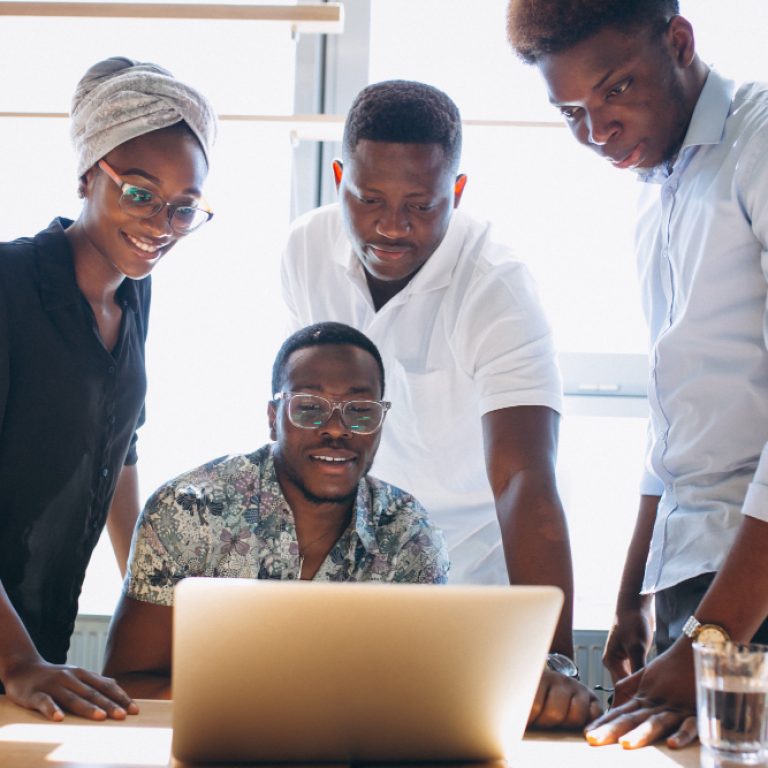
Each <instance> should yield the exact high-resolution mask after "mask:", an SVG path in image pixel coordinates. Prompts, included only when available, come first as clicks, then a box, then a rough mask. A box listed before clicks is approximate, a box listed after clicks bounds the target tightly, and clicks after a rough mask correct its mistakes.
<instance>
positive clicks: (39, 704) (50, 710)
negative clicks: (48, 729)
mask: <svg viewBox="0 0 768 768" xmlns="http://www.w3.org/2000/svg"><path fill="white" fill-rule="evenodd" d="M17 703H21V702H17ZM29 709H35V710H37V711H38V712H39V713H40V714H41V715H43V717H46V718H48V720H54V721H56V722H60V721H62V720H63V719H64V713H63V712H62V711H61V709H60V707H59V706H58V704H56V702H55V701H54V700H53V699H52V698H51V697H50V696H49V695H48V694H46V693H35V694H33V695H32V697H31V698H30V700H29Z"/></svg>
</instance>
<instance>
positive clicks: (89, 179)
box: [77, 165, 96, 200]
mask: <svg viewBox="0 0 768 768" xmlns="http://www.w3.org/2000/svg"><path fill="white" fill-rule="evenodd" d="M95 176H96V166H95V165H94V166H93V167H92V168H89V169H88V170H87V171H86V172H85V173H84V174H83V175H82V176H81V177H80V178H79V179H78V180H77V196H78V197H79V198H81V199H83V200H85V199H86V198H87V197H90V196H91V192H92V191H93V184H94V177H95Z"/></svg>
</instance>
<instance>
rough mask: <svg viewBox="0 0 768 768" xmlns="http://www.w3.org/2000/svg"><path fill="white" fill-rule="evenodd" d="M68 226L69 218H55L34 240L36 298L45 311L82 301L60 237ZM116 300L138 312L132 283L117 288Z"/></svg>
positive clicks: (66, 245)
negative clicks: (37, 270) (36, 274)
mask: <svg viewBox="0 0 768 768" xmlns="http://www.w3.org/2000/svg"><path fill="white" fill-rule="evenodd" d="M72 223H73V222H72V220H71V219H65V218H63V217H61V216H57V217H56V218H55V219H54V220H53V221H52V222H51V223H50V224H49V225H48V227H47V228H46V229H44V230H43V231H42V232H39V233H38V234H37V235H35V238H34V243H35V249H36V254H37V263H38V267H39V269H40V295H41V300H42V303H43V306H44V307H45V309H46V310H52V309H59V308H61V307H66V306H70V305H72V304H79V303H80V302H81V301H82V300H83V295H82V293H81V292H80V289H79V288H78V287H77V281H76V279H75V267H74V263H73V260H72V248H71V247H70V245H69V240H67V236H66V235H65V234H64V230H65V229H67V228H68V227H70V226H71V225H72ZM146 279H148V278H146ZM116 297H117V299H118V301H121V302H122V301H124V302H125V303H126V304H127V305H128V306H129V307H130V308H131V309H132V310H133V311H134V312H138V311H139V295H138V287H137V285H136V282H135V281H134V280H130V279H128V278H126V279H125V280H123V282H122V283H121V284H120V287H119V288H118V289H117V293H116Z"/></svg>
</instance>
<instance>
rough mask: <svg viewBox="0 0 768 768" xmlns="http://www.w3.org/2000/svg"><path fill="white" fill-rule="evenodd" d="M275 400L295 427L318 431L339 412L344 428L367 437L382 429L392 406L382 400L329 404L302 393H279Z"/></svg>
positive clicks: (329, 401)
mask: <svg viewBox="0 0 768 768" xmlns="http://www.w3.org/2000/svg"><path fill="white" fill-rule="evenodd" d="M274 400H282V401H283V402H284V403H285V405H286V408H287V410H288V420H289V421H290V422H291V424H293V426H294V427H300V428H301V429H319V428H320V427H322V426H324V425H325V424H327V423H328V422H329V421H330V420H331V417H332V416H333V414H334V412H335V411H336V410H338V412H339V415H340V416H341V420H342V422H343V423H344V425H345V426H346V427H347V428H348V429H350V430H351V431H352V433H353V434H356V435H370V434H372V433H373V432H375V431H376V430H377V429H379V427H381V425H382V423H383V421H384V417H385V416H386V415H387V411H388V410H389V409H390V407H391V406H392V403H388V402H386V401H385V400H346V401H344V402H332V401H331V400H327V399H326V398H324V397H321V396H320V395H308V394H305V393H303V392H278V393H277V394H276V395H275V396H274Z"/></svg>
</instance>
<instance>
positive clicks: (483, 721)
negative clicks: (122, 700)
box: [173, 578, 563, 763]
mask: <svg viewBox="0 0 768 768" xmlns="http://www.w3.org/2000/svg"><path fill="white" fill-rule="evenodd" d="M562 599H563V598H562V592H561V591H560V590H559V589H557V588H556V587H502V586H444V585H411V584H403V585H400V584H398V585H393V584H350V583H341V584H340V583H328V582H326V583H315V582H283V581H258V580H253V581H252V580H249V579H209V578H190V579H185V580H184V581H182V582H181V583H180V584H179V585H178V586H177V587H176V593H175V598H174V601H175V608H174V617H173V624H174V637H173V698H174V707H173V754H174V756H175V757H176V758H177V759H178V760H182V761H189V762H195V761H201V762H202V761H222V762H225V761H255V762H344V763H349V762H352V761H369V762H380V761H437V760H441V761H444V760H464V761H470V760H490V759H498V758H504V757H505V756H506V755H508V754H509V753H510V751H511V748H512V747H513V746H514V745H515V744H516V743H517V742H518V741H519V740H520V738H521V737H522V734H523V731H524V730H525V725H526V721H527V718H528V713H529V711H530V707H531V703H532V701H533V696H534V693H535V691H536V686H537V684H538V681H539V677H540V676H541V671H542V669H543V668H544V662H545V659H546V654H547V649H548V648H549V645H550V642H551V639H552V635H553V632H554V629H555V624H556V622H557V617H558V615H559V612H560V607H561V605H562Z"/></svg>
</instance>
